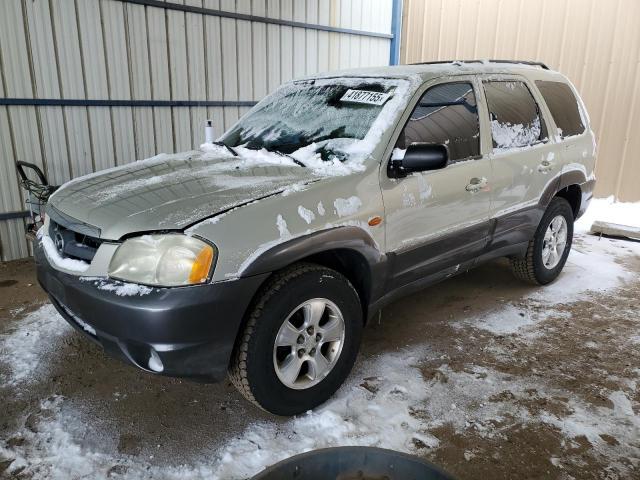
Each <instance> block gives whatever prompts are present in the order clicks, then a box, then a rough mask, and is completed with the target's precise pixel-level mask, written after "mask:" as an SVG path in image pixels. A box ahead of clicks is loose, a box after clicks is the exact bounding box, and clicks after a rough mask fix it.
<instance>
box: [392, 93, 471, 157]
mask: <svg viewBox="0 0 640 480" xmlns="http://www.w3.org/2000/svg"><path fill="white" fill-rule="evenodd" d="M412 143H437V144H443V145H446V146H447V147H448V148H449V159H450V160H451V161H454V162H455V161H457V160H463V159H465V158H469V157H475V156H477V155H480V126H479V120H478V108H477V104H476V96H475V94H474V93H473V86H472V85H471V83H467V82H457V83H445V84H442V85H436V86H435V87H432V88H430V89H429V90H427V91H426V92H425V94H424V95H423V96H422V98H421V99H420V101H419V102H418V104H417V105H416V107H415V109H414V110H413V112H412V113H411V117H410V118H409V121H408V122H407V124H406V125H405V127H404V129H403V131H402V133H401V135H400V138H399V139H398V142H397V143H396V148H401V149H405V148H407V147H408V146H409V145H411V144H412Z"/></svg>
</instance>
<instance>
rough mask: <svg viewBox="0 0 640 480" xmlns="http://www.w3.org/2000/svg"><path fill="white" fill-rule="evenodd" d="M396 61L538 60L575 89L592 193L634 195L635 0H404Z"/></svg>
mask: <svg viewBox="0 0 640 480" xmlns="http://www.w3.org/2000/svg"><path fill="white" fill-rule="evenodd" d="M401 45H402V47H401V63H412V62H419V61H429V60H447V59H461V60H464V59H475V58H497V59H518V60H538V61H542V62H545V63H546V64H547V65H549V66H550V67H551V68H553V69H554V70H558V71H560V72H562V73H564V74H565V75H567V76H568V77H569V78H570V79H571V80H572V82H573V83H574V84H575V85H576V88H577V89H578V91H580V93H581V95H582V98H583V99H584V101H585V103H586V105H587V108H588V110H589V114H590V117H591V120H592V124H593V127H594V129H595V131H596V134H597V136H598V164H597V169H596V173H597V175H598V185H597V189H596V195H598V196H605V195H615V196H616V197H618V198H619V199H620V200H623V201H638V200H640V1H638V0H608V1H606V2H605V1H599V0H540V1H537V2H532V1H530V0H405V4H404V19H403V32H402V43H401Z"/></svg>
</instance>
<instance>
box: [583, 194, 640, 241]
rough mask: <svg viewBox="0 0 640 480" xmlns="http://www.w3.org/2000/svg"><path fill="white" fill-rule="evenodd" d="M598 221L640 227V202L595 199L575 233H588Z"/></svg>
mask: <svg viewBox="0 0 640 480" xmlns="http://www.w3.org/2000/svg"><path fill="white" fill-rule="evenodd" d="M596 220H600V221H604V222H609V223H618V224H620V225H627V226H629V227H640V202H635V203H624V202H616V201H615V199H614V197H608V198H594V199H593V200H591V203H590V204H589V208H588V209H587V211H586V212H585V213H584V215H583V216H582V217H580V219H579V220H578V221H577V222H576V224H575V231H576V232H578V233H586V232H589V231H590V230H591V225H593V222H595V221H596Z"/></svg>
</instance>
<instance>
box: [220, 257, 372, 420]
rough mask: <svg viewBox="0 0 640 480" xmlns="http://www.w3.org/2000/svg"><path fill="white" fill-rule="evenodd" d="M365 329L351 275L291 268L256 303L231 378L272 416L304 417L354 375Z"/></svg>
mask: <svg viewBox="0 0 640 480" xmlns="http://www.w3.org/2000/svg"><path fill="white" fill-rule="evenodd" d="M320 312H321V313H320ZM362 328H363V319H362V306H361V304H360V299H359V297H358V293H357V292H356V290H355V289H354V288H353V286H352V285H351V283H350V282H349V280H347V278H346V277H344V276H343V275H341V274H340V273H338V272H336V271H335V270H331V269H329V268H326V267H323V266H321V265H316V264H311V263H299V264H295V265H292V266H291V267H289V268H287V269H286V270H284V271H282V272H281V273H278V274H276V275H275V276H274V277H273V278H272V279H271V280H270V281H269V282H268V283H267V284H266V285H265V287H264V288H263V289H262V293H261V294H260V295H259V296H258V298H257V300H256V302H255V303H254V306H253V309H252V310H251V312H250V314H249V318H248V321H247V325H246V327H245V330H244V332H243V333H242V336H241V337H240V339H239V341H238V344H237V345H236V349H235V352H234V355H233V360H232V364H231V367H230V369H229V377H230V379H231V381H232V383H233V384H234V386H235V387H236V388H237V389H238V391H239V392H240V393H241V394H242V395H243V396H244V397H245V398H246V399H247V400H249V401H250V402H252V403H254V404H255V405H257V406H258V407H260V408H262V409H264V410H266V411H268V412H270V413H273V414H275V415H285V416H289V415H296V414H299V413H303V412H306V411H307V410H310V409H312V408H314V407H317V406H318V405H320V404H322V403H324V402H325V401H326V400H328V399H329V398H330V397H331V396H332V395H333V394H334V393H335V391H336V390H337V389H338V388H339V387H340V385H342V383H343V382H344V380H345V379H346V377H347V376H348V375H349V372H350V371H351V368H352V366H353V364H354V362H355V359H356V356H357V353H358V348H359V346H360V339H361V336H362ZM323 335H324V337H323ZM329 337H331V338H329ZM296 369H298V370H296ZM290 372H293V373H291V374H290ZM296 372H298V373H296Z"/></svg>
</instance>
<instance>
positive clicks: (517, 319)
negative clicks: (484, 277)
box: [460, 304, 564, 335]
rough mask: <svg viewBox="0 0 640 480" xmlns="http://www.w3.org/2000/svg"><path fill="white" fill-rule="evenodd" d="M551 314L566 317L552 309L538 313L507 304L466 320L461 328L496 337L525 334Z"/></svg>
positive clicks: (534, 310)
mask: <svg viewBox="0 0 640 480" xmlns="http://www.w3.org/2000/svg"><path fill="white" fill-rule="evenodd" d="M551 314H553V315H554V316H556V317H558V316H560V315H564V314H561V312H557V311H554V310H550V309H545V310H541V311H538V310H536V309H535V308H529V307H527V306H517V305H512V304H507V305H504V306H502V307H500V308H499V309H496V310H493V311H490V312H488V313H484V314H483V315H481V316H479V317H477V318H473V319H471V320H465V321H464V322H461V324H460V326H462V325H464V326H467V325H472V326H473V327H475V328H480V329H482V330H487V331H489V332H491V333H493V334H495V335H511V334H515V333H524V331H526V330H528V329H530V327H534V326H536V325H537V324H538V323H540V322H542V321H544V320H545V319H547V318H549V316H550V315H551Z"/></svg>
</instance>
